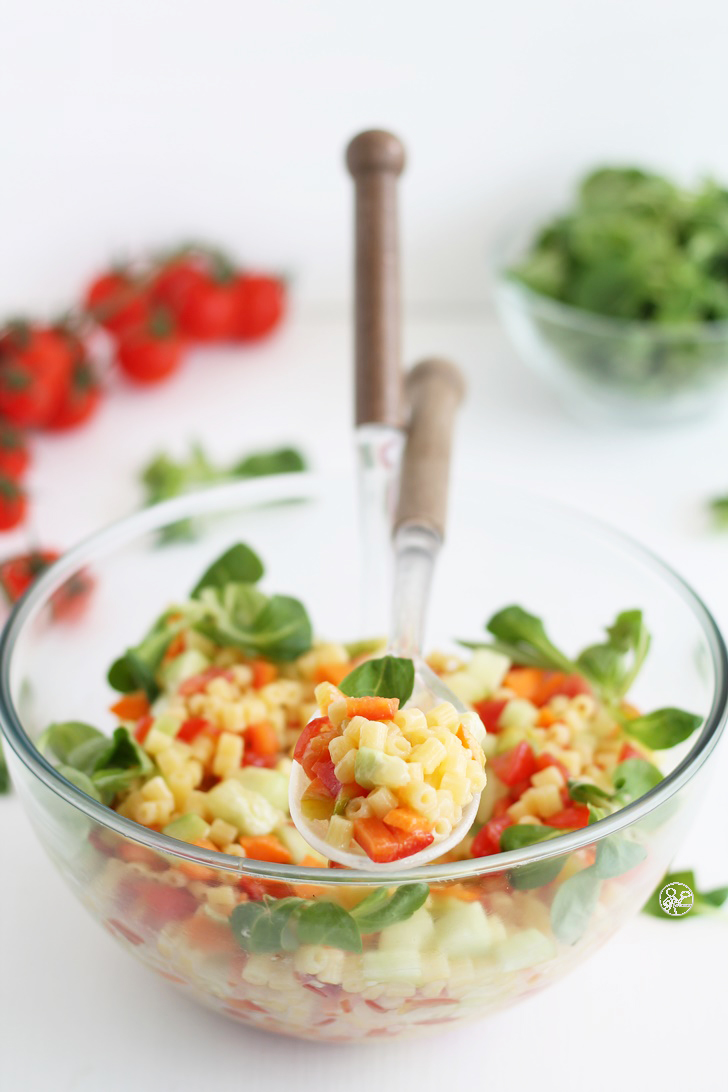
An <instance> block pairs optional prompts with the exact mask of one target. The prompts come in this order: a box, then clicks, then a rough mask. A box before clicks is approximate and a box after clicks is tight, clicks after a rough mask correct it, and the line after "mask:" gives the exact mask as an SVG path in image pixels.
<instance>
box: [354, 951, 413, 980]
mask: <svg viewBox="0 0 728 1092" xmlns="http://www.w3.org/2000/svg"><path fill="white" fill-rule="evenodd" d="M361 964H362V973H363V975H364V979H365V980H366V981H367V982H370V983H372V984H374V983H377V984H379V983H384V982H402V983H412V984H413V985H414V984H416V983H417V982H418V981H419V978H420V975H421V974H422V960H421V958H420V953H419V952H414V951H411V950H409V951H407V950H404V951H399V952H394V951H392V952H390V951H387V952H380V951H376V952H364V954H363V956H362V957H361Z"/></svg>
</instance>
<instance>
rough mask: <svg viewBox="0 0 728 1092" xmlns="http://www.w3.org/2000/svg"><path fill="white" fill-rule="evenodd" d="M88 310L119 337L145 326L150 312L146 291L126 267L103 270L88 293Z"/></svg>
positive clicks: (86, 302)
mask: <svg viewBox="0 0 728 1092" xmlns="http://www.w3.org/2000/svg"><path fill="white" fill-rule="evenodd" d="M85 304H86V310H87V311H88V312H89V313H90V314H91V317H92V318H94V319H95V320H96V322H97V323H98V324H99V326H103V327H104V328H105V329H106V330H108V331H109V333H112V334H116V335H117V336H118V335H120V334H123V333H125V332H127V331H129V330H132V329H134V328H135V327H137V326H143V325H144V323H145V322H146V319H147V317H148V314H149V301H148V298H147V295H146V292H145V290H144V289H143V288H142V287H141V286H140V285H139V284H138V282H137V281H136V280H135V279H134V278H133V277H131V276H130V275H129V274H128V273H125V272H124V271H123V270H119V271H117V272H111V273H102V274H101V276H99V277H97V278H96V280H95V281H93V282H92V283H91V285H90V286H89V289H88V291H87V292H86V300H85Z"/></svg>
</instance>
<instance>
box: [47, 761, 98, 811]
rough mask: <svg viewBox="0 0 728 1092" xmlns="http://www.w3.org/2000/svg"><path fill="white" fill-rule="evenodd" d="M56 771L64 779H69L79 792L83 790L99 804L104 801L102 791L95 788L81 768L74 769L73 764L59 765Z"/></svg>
mask: <svg viewBox="0 0 728 1092" xmlns="http://www.w3.org/2000/svg"><path fill="white" fill-rule="evenodd" d="M58 772H59V774H61V776H62V777H65V779H66V781H70V782H71V784H72V785H75V786H76V788H77V789H80V790H81V792H85V793H86V795H87V796H90V797H92V798H93V799H94V800H98V802H99V803H100V804H103V803H105V801H104V799H103V795H102V793H101V792H99V790H98V789H97V788H96V786H95V785H94V783H93V781H92V780H91V778H90V777H89V776H88V774H85V773H82V772H81V770H75V769H74V768H73V766H59V767H58Z"/></svg>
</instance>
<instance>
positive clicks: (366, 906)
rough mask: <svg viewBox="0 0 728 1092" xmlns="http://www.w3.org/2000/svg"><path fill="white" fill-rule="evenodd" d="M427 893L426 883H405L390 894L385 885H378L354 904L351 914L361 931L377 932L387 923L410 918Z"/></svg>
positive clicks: (395, 922)
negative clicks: (378, 886)
mask: <svg viewBox="0 0 728 1092" xmlns="http://www.w3.org/2000/svg"><path fill="white" fill-rule="evenodd" d="M429 893H430V889H429V887H428V886H427V884H426V883H406V884H403V885H402V886H401V887H396V888H395V889H394V891H393V892H392V893H391V894H390V893H389V890H388V889H387V888H386V887H380V888H378V889H377V890H376V891H372V893H371V894H370V895H367V897H366V898H365V899H363V900H362V902H360V903H359V904H358V905H357V906H355V907H354V909H353V910H352V911H351V916H352V917H353V918H354V921H355V922H356V924H357V926H358V927H359V931H360V932H361V933H378V932H379V930H380V929H386V928H387V926H388V925H396V924H397V923H398V922H400V921H406V920H407V918H411V917H412V915H413V914H414V913H415V911H416V910H419V908H420V907H421V906H422V905H423V904H424V903H425V901H426V899H427V896H428V895H429Z"/></svg>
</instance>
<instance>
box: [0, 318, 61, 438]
mask: <svg viewBox="0 0 728 1092" xmlns="http://www.w3.org/2000/svg"><path fill="white" fill-rule="evenodd" d="M72 367H73V352H72V349H71V345H70V343H69V342H68V340H67V338H66V337H65V335H64V334H63V333H62V332H61V331H59V330H55V329H51V328H48V327H34V326H31V325H28V324H25V323H18V324H16V325H14V326H12V327H10V328H9V329H8V330H6V331H5V333H4V334H3V335H2V338H0V413H1V414H3V416H4V417H6V418H7V419H8V420H9V421H11V422H12V423H13V424H15V425H23V426H30V427H32V426H38V425H45V424H47V423H48V421H49V420H50V418H51V417H52V415H53V413H54V412H55V408H56V405H57V404H58V402H59V401H60V399H61V397H62V394H63V391H64V390H65V388H66V385H67V383H68V379H69V376H70V374H71V369H72Z"/></svg>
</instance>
